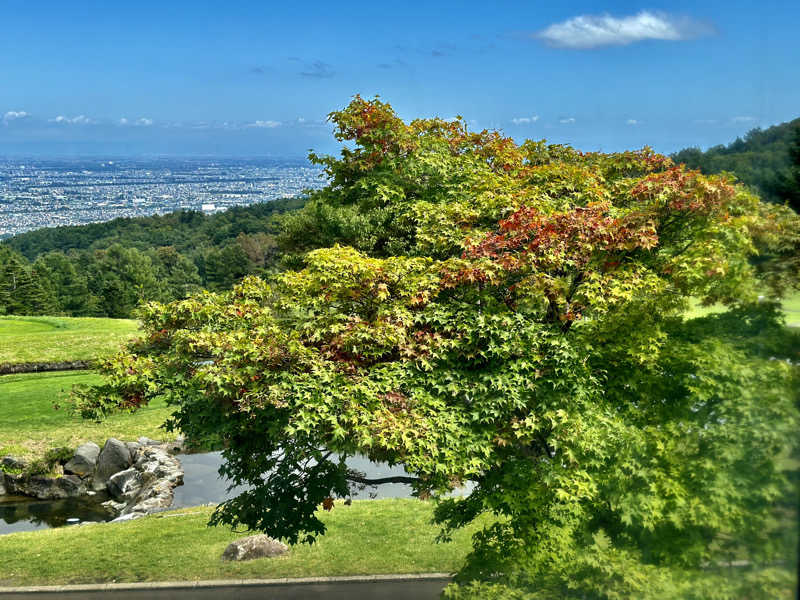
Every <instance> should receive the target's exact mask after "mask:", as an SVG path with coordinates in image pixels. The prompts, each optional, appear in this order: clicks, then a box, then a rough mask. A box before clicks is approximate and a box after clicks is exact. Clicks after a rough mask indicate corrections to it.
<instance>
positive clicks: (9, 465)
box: [0, 456, 28, 471]
mask: <svg viewBox="0 0 800 600" xmlns="http://www.w3.org/2000/svg"><path fill="white" fill-rule="evenodd" d="M0 466H2V467H3V468H5V469H12V470H15V471H22V470H23V469H25V467H27V466H28V464H27V463H26V462H25V461H23V460H20V459H18V458H14V457H13V456H4V457H3V458H0Z"/></svg>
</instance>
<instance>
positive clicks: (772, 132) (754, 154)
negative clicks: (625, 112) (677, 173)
mask: <svg viewBox="0 0 800 600" xmlns="http://www.w3.org/2000/svg"><path fill="white" fill-rule="evenodd" d="M672 159H673V160H674V161H675V162H677V163H685V164H686V166H687V167H689V168H690V169H700V170H701V171H702V172H703V173H706V174H714V173H722V172H729V173H733V174H735V175H736V177H737V179H738V180H739V181H741V182H742V183H744V184H746V185H748V186H750V187H752V188H754V189H755V191H756V192H757V193H758V194H759V195H760V196H761V197H762V198H763V199H764V200H767V201H769V202H778V203H781V204H783V203H785V202H788V203H789V205H790V206H791V207H792V208H794V210H795V211H800V119H795V120H793V121H789V122H788V123H782V124H780V125H775V126H774V127H770V128H768V129H763V130H762V129H753V130H751V131H750V132H748V133H747V135H745V136H744V139H742V138H736V140H735V141H733V142H731V143H730V144H728V145H727V146H724V145H722V144H720V145H718V146H714V147H712V148H709V149H708V150H706V151H705V152H703V151H701V150H700V149H699V148H685V149H683V150H681V151H680V152H676V153H675V154H673V155H672Z"/></svg>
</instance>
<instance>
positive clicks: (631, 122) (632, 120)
mask: <svg viewBox="0 0 800 600" xmlns="http://www.w3.org/2000/svg"><path fill="white" fill-rule="evenodd" d="M625 124H626V125H640V124H641V121H638V120H637V119H628V120H627V121H625Z"/></svg>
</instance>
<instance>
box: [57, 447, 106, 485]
mask: <svg viewBox="0 0 800 600" xmlns="http://www.w3.org/2000/svg"><path fill="white" fill-rule="evenodd" d="M99 454H100V446H98V445H97V444H95V443H94V442H87V443H86V444H81V445H80V446H78V449H77V450H75V456H73V457H72V458H71V459H70V461H69V462H68V463H67V464H65V465H64V472H65V473H72V474H73V475H77V476H78V477H86V476H87V475H91V474H92V472H93V471H94V468H95V466H96V465H97V457H98V455H99Z"/></svg>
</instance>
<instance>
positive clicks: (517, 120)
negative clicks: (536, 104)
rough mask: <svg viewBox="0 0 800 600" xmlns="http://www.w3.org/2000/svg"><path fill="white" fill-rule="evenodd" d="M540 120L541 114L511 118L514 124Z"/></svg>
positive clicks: (527, 123) (525, 123) (526, 123)
mask: <svg viewBox="0 0 800 600" xmlns="http://www.w3.org/2000/svg"><path fill="white" fill-rule="evenodd" d="M538 120H539V115H534V116H532V117H514V118H513V119H511V122H512V123H513V124H514V125H529V124H531V123H536V121H538Z"/></svg>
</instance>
